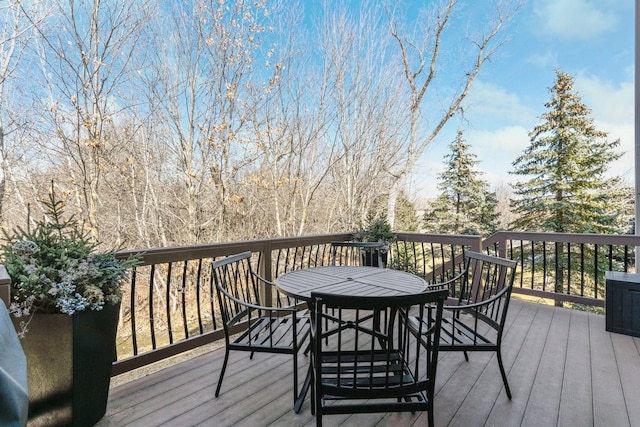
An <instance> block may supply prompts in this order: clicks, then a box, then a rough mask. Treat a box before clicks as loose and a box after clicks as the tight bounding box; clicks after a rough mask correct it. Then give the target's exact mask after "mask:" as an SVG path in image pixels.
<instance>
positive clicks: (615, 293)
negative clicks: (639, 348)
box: [605, 271, 640, 337]
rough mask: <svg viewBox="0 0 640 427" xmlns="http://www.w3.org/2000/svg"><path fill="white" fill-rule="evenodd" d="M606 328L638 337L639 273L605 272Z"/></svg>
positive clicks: (639, 316)
mask: <svg viewBox="0 0 640 427" xmlns="http://www.w3.org/2000/svg"><path fill="white" fill-rule="evenodd" d="M606 279H607V284H606V292H607V293H606V303H605V307H606V330H607V331H609V332H616V333H619V334H625V335H632V336H634V337H640V274H632V273H622V272H619V271H607V272H606Z"/></svg>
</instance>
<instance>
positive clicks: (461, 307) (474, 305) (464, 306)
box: [445, 286, 511, 310]
mask: <svg viewBox="0 0 640 427" xmlns="http://www.w3.org/2000/svg"><path fill="white" fill-rule="evenodd" d="M510 290H511V286H507V287H505V288H503V289H502V290H501V291H500V292H498V293H497V294H495V295H494V296H492V297H491V298H489V299H486V300H484V301H479V302H475V303H472V304H459V305H448V306H446V307H445V308H446V309H447V310H473V309H476V308H478V307H483V306H485V305H489V304H491V303H493V302H494V301H496V300H498V299H500V298H501V297H502V296H503V295H504V294H505V293H507V292H509V291H510Z"/></svg>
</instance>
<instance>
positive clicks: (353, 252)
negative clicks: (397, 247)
mask: <svg viewBox="0 0 640 427" xmlns="http://www.w3.org/2000/svg"><path fill="white" fill-rule="evenodd" d="M385 249H386V248H385V244H384V243H383V242H331V265H364V266H371V267H385V263H384V259H383V252H384V250H385Z"/></svg>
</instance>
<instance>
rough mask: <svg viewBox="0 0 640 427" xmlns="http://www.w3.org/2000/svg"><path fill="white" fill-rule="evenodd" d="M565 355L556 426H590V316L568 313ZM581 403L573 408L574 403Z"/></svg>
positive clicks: (578, 312)
mask: <svg viewBox="0 0 640 427" xmlns="http://www.w3.org/2000/svg"><path fill="white" fill-rule="evenodd" d="M570 313H571V317H570V319H569V337H568V341H567V355H566V360H565V363H564V377H563V379H562V394H561V396H560V412H559V414H558V425H561V426H591V425H593V411H591V410H590V409H591V408H592V407H593V400H592V399H593V395H592V393H591V354H590V351H591V350H590V348H589V315H588V314H587V313H585V312H582V311H576V310H573V311H571V312H570ZM576 401H578V402H582V405H576V404H575V402H576Z"/></svg>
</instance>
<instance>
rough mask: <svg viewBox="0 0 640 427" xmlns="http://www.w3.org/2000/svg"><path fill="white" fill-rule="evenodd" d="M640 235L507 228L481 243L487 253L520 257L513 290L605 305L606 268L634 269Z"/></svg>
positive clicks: (511, 257)
mask: <svg viewBox="0 0 640 427" xmlns="http://www.w3.org/2000/svg"><path fill="white" fill-rule="evenodd" d="M638 246H640V236H635V235H606V234H572V233H531V232H510V231H504V232H499V233H496V234H494V235H493V236H491V237H489V238H488V239H486V240H484V241H483V243H482V247H483V249H484V250H485V251H486V252H488V253H495V254H497V255H499V256H502V257H506V258H510V259H513V260H517V261H518V263H519V268H518V272H517V277H516V280H515V285H514V292H515V293H520V294H525V295H530V296H534V297H540V298H547V299H553V300H555V301H558V302H563V301H564V302H569V303H577V304H583V305H589V306H596V307H604V301H605V272H606V271H624V272H636V257H635V248H636V247H638Z"/></svg>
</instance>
